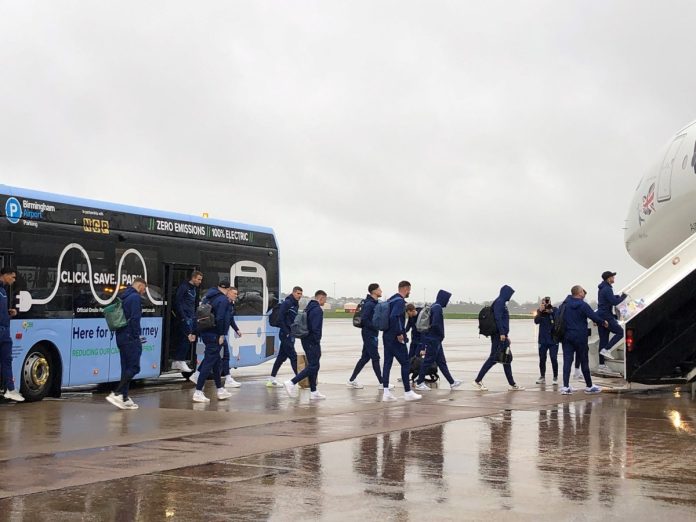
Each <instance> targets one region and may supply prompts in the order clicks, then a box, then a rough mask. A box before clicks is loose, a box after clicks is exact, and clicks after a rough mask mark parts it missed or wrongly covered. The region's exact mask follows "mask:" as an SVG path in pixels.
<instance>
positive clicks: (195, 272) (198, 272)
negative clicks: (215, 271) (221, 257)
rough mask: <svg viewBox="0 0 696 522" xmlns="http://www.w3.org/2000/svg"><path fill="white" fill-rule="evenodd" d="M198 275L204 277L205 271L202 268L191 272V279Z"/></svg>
mask: <svg viewBox="0 0 696 522" xmlns="http://www.w3.org/2000/svg"><path fill="white" fill-rule="evenodd" d="M198 276H201V277H203V272H201V271H200V270H194V271H193V272H191V277H190V278H189V279H193V278H195V277H198Z"/></svg>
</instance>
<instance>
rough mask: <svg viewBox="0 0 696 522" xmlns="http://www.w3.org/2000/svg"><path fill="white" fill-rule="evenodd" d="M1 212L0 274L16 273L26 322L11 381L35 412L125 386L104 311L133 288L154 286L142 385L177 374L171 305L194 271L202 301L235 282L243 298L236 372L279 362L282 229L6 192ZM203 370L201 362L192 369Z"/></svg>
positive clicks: (1, 194) (0, 189)
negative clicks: (67, 396)
mask: <svg viewBox="0 0 696 522" xmlns="http://www.w3.org/2000/svg"><path fill="white" fill-rule="evenodd" d="M0 211H2V212H4V213H3V215H2V216H0V266H15V267H16V268H17V281H16V283H15V285H14V286H13V287H12V288H11V292H10V302H11V303H12V306H14V307H15V308H16V309H17V310H18V312H19V313H18V315H17V316H16V317H15V318H13V320H12V321H11V329H10V332H11V335H12V340H13V350H12V354H13V373H14V378H15V385H17V384H19V389H20V391H21V393H22V394H23V395H24V397H26V398H27V400H40V399H42V398H43V397H45V396H47V395H50V396H59V395H60V391H61V388H65V387H68V386H78V385H86V384H98V383H106V382H114V381H118V380H119V378H120V372H121V368H120V366H121V365H120V359H119V355H118V349H117V347H116V340H115V338H114V336H113V335H112V334H111V332H110V331H109V329H108V328H107V326H106V321H105V320H104V318H103V315H102V309H103V307H104V306H105V305H107V304H109V303H111V302H112V301H113V300H114V298H115V296H116V294H117V293H118V291H119V290H120V289H121V288H123V287H124V286H126V285H128V284H129V283H130V282H131V281H132V280H133V278H135V277H144V278H145V279H146V280H147V281H148V283H149V287H148V290H147V293H146V294H145V296H143V320H142V329H143V335H144V336H145V337H146V339H147V342H146V343H145V345H144V346H143V356H142V359H141V364H140V367H141V372H140V373H139V374H138V375H137V376H136V378H139V379H143V378H149V377H157V376H159V375H160V374H161V373H162V372H163V371H167V369H168V368H169V361H170V360H171V356H173V354H174V349H175V345H176V342H177V339H176V332H175V331H174V328H175V325H176V324H177V321H176V320H172V319H173V317H174V315H173V304H174V303H173V296H174V295H175V292H176V288H177V287H178V285H179V284H180V283H181V282H182V281H184V280H187V278H188V276H189V274H190V273H191V271H192V270H200V271H201V272H203V284H202V285H201V288H202V289H204V288H206V287H211V286H215V285H216V284H217V283H218V281H219V280H221V279H223V278H229V280H230V281H231V282H232V284H233V285H234V286H236V287H237V288H238V290H239V297H238V301H237V306H236V310H237V315H236V320H237V323H238V326H239V328H240V329H241V331H242V334H243V336H242V337H241V338H235V336H234V335H230V336H229V340H230V348H231V351H232V354H231V359H232V360H231V363H232V365H233V366H234V367H240V366H250V365H255V364H260V363H262V362H264V361H267V360H269V359H272V358H274V357H275V356H276V354H277V352H278V347H279V341H278V337H277V329H275V328H272V327H270V326H269V325H268V322H267V315H266V314H267V312H268V310H270V309H271V308H272V307H273V306H274V305H275V303H276V302H277V300H278V296H279V295H280V294H279V284H280V283H279V267H278V247H277V244H276V239H275V236H274V234H273V230H272V229H270V228H264V227H259V226H251V225H243V224H240V223H233V222H227V221H219V220H213V219H206V218H199V217H196V216H189V215H183V214H174V213H169V212H161V211H157V210H149V209H144V208H136V207H129V206H123V205H117V204H113V203H104V202H99V201H91V200H86V199H79V198H72V197H68V196H61V195H58V194H49V193H44V192H37V191H33V190H25V189H20V188H14V187H8V186H5V185H0ZM193 351H194V350H192V352H193ZM197 351H198V352H199V353H201V352H200V347H199V350H197ZM170 354H171V355H170ZM196 358H197V354H196V353H192V354H191V362H192V363H194V364H195V362H196Z"/></svg>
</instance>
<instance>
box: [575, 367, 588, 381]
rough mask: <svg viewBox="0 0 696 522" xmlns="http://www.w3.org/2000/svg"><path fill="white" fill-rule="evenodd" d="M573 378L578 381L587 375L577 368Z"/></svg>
mask: <svg viewBox="0 0 696 522" xmlns="http://www.w3.org/2000/svg"><path fill="white" fill-rule="evenodd" d="M573 379H575V380H576V381H584V380H585V376H584V375H583V374H582V371H581V370H579V369H578V370H575V374H574V375H573Z"/></svg>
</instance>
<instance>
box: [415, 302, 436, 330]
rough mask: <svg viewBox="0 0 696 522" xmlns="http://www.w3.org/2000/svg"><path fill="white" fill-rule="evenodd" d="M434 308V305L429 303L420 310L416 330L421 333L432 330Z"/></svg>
mask: <svg viewBox="0 0 696 522" xmlns="http://www.w3.org/2000/svg"><path fill="white" fill-rule="evenodd" d="M432 308H433V305H429V304H427V305H425V306H424V307H423V308H422V309H421V311H420V312H418V317H416V330H418V331H419V332H420V333H425V332H427V331H428V330H430V312H431V311H432Z"/></svg>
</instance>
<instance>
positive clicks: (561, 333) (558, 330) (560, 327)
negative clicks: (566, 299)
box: [551, 303, 566, 343]
mask: <svg viewBox="0 0 696 522" xmlns="http://www.w3.org/2000/svg"><path fill="white" fill-rule="evenodd" d="M565 307H566V305H565V303H563V304H562V305H561V307H560V308H559V309H558V317H556V318H555V320H554V322H553V328H552V329H551V338H552V339H553V340H554V342H556V343H560V342H561V341H563V338H564V337H565V330H566V324H565V320H564V319H563V315H564V314H565Z"/></svg>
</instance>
